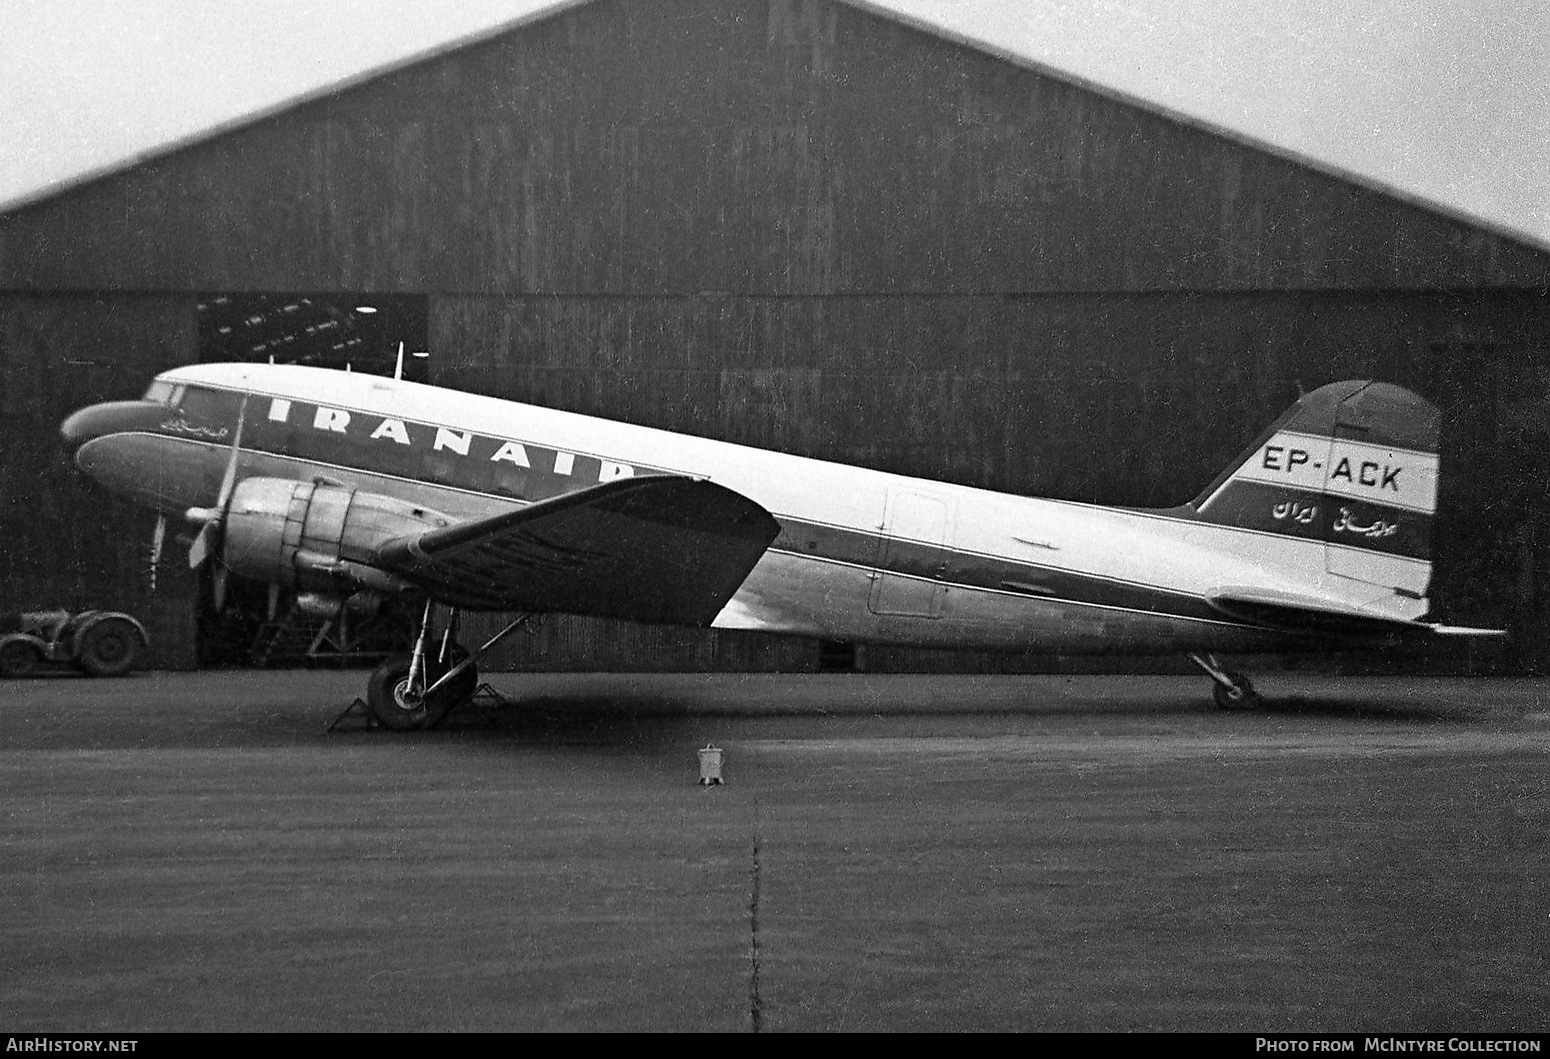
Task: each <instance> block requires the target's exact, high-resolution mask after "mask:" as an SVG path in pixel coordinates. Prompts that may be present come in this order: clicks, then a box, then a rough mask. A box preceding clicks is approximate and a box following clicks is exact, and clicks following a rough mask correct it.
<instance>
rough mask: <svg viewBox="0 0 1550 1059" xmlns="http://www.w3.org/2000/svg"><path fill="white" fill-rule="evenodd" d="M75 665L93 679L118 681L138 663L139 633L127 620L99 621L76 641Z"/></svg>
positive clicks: (133, 624)
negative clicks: (116, 678)
mask: <svg viewBox="0 0 1550 1059" xmlns="http://www.w3.org/2000/svg"><path fill="white" fill-rule="evenodd" d="M75 652H76V654H75V664H76V665H77V666H79V667H80V668H81V670H82V672H84V673H86V674H88V675H90V676H94V677H121V676H123V675H124V674H125V673H127V672H129V671H130V670H131V669H133V668H134V667H135V663H136V662H138V661H139V660H140V630H139V629H137V628H135V623H134V622H132V621H130V620H129V619H128V618H119V617H107V618H99V619H97V620H96V621H94V622H92V623H91V624H90V625H88V626H87V627H86V628H84V629H82V630H81V631H80V632H79V633H78V634H77V635H76V638H75Z"/></svg>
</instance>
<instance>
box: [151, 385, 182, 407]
mask: <svg viewBox="0 0 1550 1059" xmlns="http://www.w3.org/2000/svg"><path fill="white" fill-rule="evenodd" d="M176 389H177V387H175V386H173V385H172V383H170V382H167V381H166V380H165V379H157V380H156V381H155V382H153V383H151V385H150V388H149V389H147V390H146V391H145V398H144V400H147V401H154V402H156V403H157V404H164V405H168V406H170V405H171V404H172V394H173V391H174V390H176Z"/></svg>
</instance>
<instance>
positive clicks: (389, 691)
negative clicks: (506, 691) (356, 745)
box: [366, 648, 479, 732]
mask: <svg viewBox="0 0 1550 1059" xmlns="http://www.w3.org/2000/svg"><path fill="white" fill-rule="evenodd" d="M467 657H468V652H467V651H464V650H463V649H462V648H454V649H453V652H452V658H453V662H454V664H455V663H457V662H460V661H462V660H463V659H465V658H467ZM409 663H410V657H409V656H408V655H397V656H395V657H393V658H389V659H388V660H387V661H386V662H383V663H382V664H381V665H380V666H378V667H377V668H376V669H374V670H372V671H371V676H370V677H369V678H368V679H367V681H366V705H367V707H369V708H370V710H371V715H372V716H373V717H375V718H376V719H377V723H378V724H380V725H381V726H382V727H384V728H386V729H388V730H390V731H394V732H417V731H420V730H421V729H423V728H429V727H431V726H432V725H434V724H436V723H438V722H439V721H440V720H441V719H442V718H443V717H445V716H446V715H447V713H448V711H450V710H451V709H452V708H453V707H454V706H457V705H459V704H461V703H462V702H464V701H465V700H466V699H468V698H469V696H471V695H473V693H474V691H475V689H477V688H478V687H479V672H478V670H477V669H476V668H475V667H473V666H469V667H468V668H467V669H465V670H464V671H463V672H462V673H460V674H458V676H457V679H456V680H454V681H452V683H450V684H448V685H447V686H446V687H444V688H442V689H441V690H439V691H437V692H436V694H435V695H433V696H431V697H430V698H429V699H421V698H417V697H415V696H411V695H409V694H408V689H407V685H408V683H409ZM444 672H446V667H442V666H439V665H437V664H436V663H435V662H432V663H431V664H430V674H429V681H428V682H429V683H435V682H436V680H437V679H438V678H439V677H440V676H441V674H442V673H444Z"/></svg>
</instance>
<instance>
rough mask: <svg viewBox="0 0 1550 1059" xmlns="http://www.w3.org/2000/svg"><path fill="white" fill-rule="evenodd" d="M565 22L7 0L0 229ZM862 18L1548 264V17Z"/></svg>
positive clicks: (399, 0)
mask: <svg viewBox="0 0 1550 1059" xmlns="http://www.w3.org/2000/svg"><path fill="white" fill-rule="evenodd" d="M637 2H642V3H649V2H652V0H637ZM705 2H706V3H707V4H714V3H716V2H718V0H705ZM564 6H569V4H568V3H567V2H564V0H561V2H559V3H556V0H458V2H457V3H448V2H446V0H247V2H245V3H232V2H231V0H0V209H3V208H4V207H5V206H6V205H9V204H16V203H19V202H23V201H28V200H30V199H32V198H35V197H37V196H39V195H40V194H45V193H47V191H48V190H49V189H50V188H53V187H57V186H59V185H60V184H61V183H62V182H65V183H67V182H70V181H73V180H77V179H79V178H80V177H81V176H83V175H85V174H88V173H91V172H95V171H100V170H102V169H104V168H111V167H113V166H116V165H121V164H123V163H124V162H126V161H128V160H130V159H133V158H135V157H138V156H140V155H143V154H145V153H147V152H153V151H154V150H155V149H156V148H158V147H159V146H162V145H166V144H168V143H172V142H176V141H179V140H182V139H185V138H188V137H190V136H197V135H198V134H199V133H201V132H202V131H204V130H207V129H210V128H211V127H213V126H216V125H220V124H223V123H226V122H230V121H233V120H235V119H238V118H240V117H242V116H245V115H249V114H253V113H256V112H260V111H264V110H268V109H270V108H273V107H275V106H277V105H280V104H282V103H284V102H285V101H287V100H290V99H293V98H296V97H298V96H301V95H305V94H308V93H311V92H316V91H318V90H320V89H325V88H326V87H327V86H329V85H331V84H336V83H338V82H340V81H341V80H345V79H349V78H352V77H357V76H359V75H361V74H362V73H364V72H366V71H369V70H371V69H374V68H377V67H380V66H383V65H385V64H390V63H395V62H398V61H401V60H402V59H404V58H406V57H408V56H412V55H415V54H419V53H422V52H427V51H432V50H435V49H437V48H439V47H441V46H443V45H445V44H447V43H448V42H451V41H455V40H458V39H461V38H465V37H468V36H470V35H473V34H478V33H480V32H483V31H485V30H488V29H490V28H492V27H496V26H499V25H502V24H504V23H507V22H510V21H511V20H513V19H517V18H520V17H522V16H524V15H528V14H531V13H533V12H535V11H543V10H545V9H549V8H554V7H564ZM858 6H865V7H871V8H875V9H878V10H890V11H894V12H896V13H898V14H900V15H902V16H904V17H906V18H908V19H910V20H911V21H915V22H918V23H921V24H924V25H929V26H933V27H937V28H939V29H940V30H941V31H943V32H945V33H947V34H949V35H951V36H955V37H958V38H962V39H967V40H970V41H975V42H978V43H981V44H983V45H985V46H987V47H989V48H992V49H993V50H996V51H999V52H1003V53H1006V54H1010V55H1014V56H1018V57H1021V58H1023V59H1026V60H1029V61H1032V62H1034V63H1036V64H1039V65H1041V66H1045V67H1050V68H1053V69H1056V70H1060V71H1063V72H1065V73H1068V74H1072V75H1074V76H1076V77H1079V78H1082V79H1084V80H1087V81H1090V82H1093V83H1095V84H1098V85H1102V86H1105V87H1107V88H1110V89H1113V90H1116V91H1119V92H1121V93H1124V94H1126V95H1128V96H1132V97H1136V98H1139V99H1143V100H1146V101H1148V102H1150V103H1153V104H1155V105H1158V106H1161V107H1163V108H1166V109H1168V110H1171V111H1174V112H1177V113H1182V114H1185V115H1188V116H1191V117H1193V118H1196V119H1199V120H1201V121H1204V122H1207V123H1209V124H1212V125H1215V126H1219V127H1222V128H1225V129H1228V130H1231V131H1234V132H1236V133H1238V134H1241V135H1244V136H1247V137H1250V138H1252V139H1255V140H1258V141H1261V142H1264V143H1266V144H1269V145H1272V146H1274V147H1276V148H1279V149H1281V150H1284V151H1289V152H1292V153H1294V154H1296V155H1298V156H1301V157H1305V158H1308V159H1310V160H1312V161H1314V162H1316V163H1318V164H1320V165H1322V166H1324V167H1330V168H1334V169H1336V170H1340V171H1345V172H1349V173H1352V174H1354V175H1357V176H1360V177H1362V178H1364V179H1365V180H1367V181H1370V182H1376V183H1378V184H1382V185H1385V186H1387V187H1390V188H1393V189H1395V190H1398V191H1400V192H1403V193H1404V194H1406V195H1409V196H1412V197H1416V198H1420V199H1422V200H1425V201H1428V202H1432V203H1435V204H1437V205H1439V206H1442V207H1444V208H1446V209H1448V210H1449V211H1452V212H1455V213H1461V214H1464V215H1466V216H1469V217H1472V218H1475V219H1478V220H1481V221H1484V222H1486V223H1487V224H1489V225H1491V226H1493V227H1496V228H1499V229H1504V230H1506V231H1508V232H1509V233H1512V234H1516V235H1519V236H1521V237H1523V238H1526V239H1528V240H1530V241H1534V242H1537V243H1540V244H1542V245H1546V246H1550V0H1359V2H1356V3H1351V2H1349V0H1345V2H1341V0H865V2H864V3H861V4H859V5H858Z"/></svg>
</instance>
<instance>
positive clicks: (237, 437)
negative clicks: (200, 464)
mask: <svg viewBox="0 0 1550 1059" xmlns="http://www.w3.org/2000/svg"><path fill="white" fill-rule="evenodd" d="M247 418H248V399H247V396H246V395H245V394H244V395H243V398H242V408H241V409H239V410H238V412H237V432H236V433H235V434H233V435H232V436H231V458H230V459H228V460H227V461H226V473H225V474H224V475H222V476H221V491H220V493H219V494H217V496H216V500H215V509H216V510H217V511H219V512H220V513H221V518H222V519H225V518H226V507H227V505H228V504H230V503H231V493H232V490H233V489H234V488H235V487H236V485H237V458H238V457H239V456H241V455H242V427H243V425H244V424H245V423H246V422H247Z"/></svg>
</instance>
